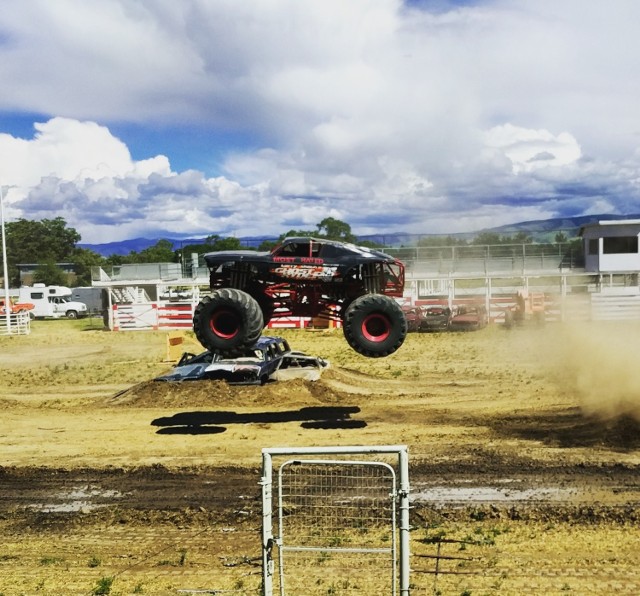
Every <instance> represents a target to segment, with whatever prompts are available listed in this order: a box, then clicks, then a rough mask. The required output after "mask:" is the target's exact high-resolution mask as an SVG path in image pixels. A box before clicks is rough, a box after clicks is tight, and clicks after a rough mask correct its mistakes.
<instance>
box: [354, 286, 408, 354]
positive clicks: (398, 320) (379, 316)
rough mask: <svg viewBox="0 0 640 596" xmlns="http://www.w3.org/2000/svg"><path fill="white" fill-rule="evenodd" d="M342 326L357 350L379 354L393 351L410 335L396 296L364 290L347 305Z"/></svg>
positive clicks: (362, 352)
mask: <svg viewBox="0 0 640 596" xmlns="http://www.w3.org/2000/svg"><path fill="white" fill-rule="evenodd" d="M342 330H343V332H344V336H345V338H346V340H347V342H348V343H349V345H350V346H351V347H352V348H353V349H354V350H355V351H356V352H359V353H360V354H362V355H363V356H368V357H370V358H380V357H381V356H388V355H389V354H393V352H395V351H396V350H397V349H398V348H399V347H400V346H401V345H402V343H403V342H404V340H405V337H406V336H407V321H406V319H405V317H404V313H403V312H402V309H401V308H400V306H399V305H398V303H397V302H396V301H395V300H393V298H390V297H389V296H383V295H381V294H365V295H364V296H360V297H359V298H356V299H355V300H354V301H353V302H352V303H351V304H350V305H349V306H348V307H347V309H346V311H345V313H344V317H343V325H342Z"/></svg>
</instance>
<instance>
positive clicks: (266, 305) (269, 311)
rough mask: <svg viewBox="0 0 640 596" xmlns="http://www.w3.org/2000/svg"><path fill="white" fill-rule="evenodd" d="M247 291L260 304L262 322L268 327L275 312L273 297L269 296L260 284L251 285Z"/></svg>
mask: <svg viewBox="0 0 640 596" xmlns="http://www.w3.org/2000/svg"><path fill="white" fill-rule="evenodd" d="M247 293H248V294H249V295H250V296H252V297H253V298H254V299H255V301H256V302H257V303H258V306H259V307H260V310H261V311H262V324H263V325H264V326H265V327H266V326H267V325H268V323H269V321H270V320H271V317H273V312H274V311H275V304H274V303H273V298H271V297H270V296H267V295H266V294H265V293H264V290H263V289H262V288H261V287H260V286H257V287H256V286H249V287H248V288H247Z"/></svg>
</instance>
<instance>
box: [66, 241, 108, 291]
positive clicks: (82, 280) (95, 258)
mask: <svg viewBox="0 0 640 596" xmlns="http://www.w3.org/2000/svg"><path fill="white" fill-rule="evenodd" d="M71 262H72V263H73V268H74V271H75V273H76V283H75V285H77V286H90V285H91V268H92V267H102V266H104V265H105V264H106V262H107V261H106V259H105V258H104V257H103V256H102V255H99V254H98V253H97V252H94V251H93V250H89V249H87V248H80V247H76V248H75V250H74V254H73V257H72V259H71Z"/></svg>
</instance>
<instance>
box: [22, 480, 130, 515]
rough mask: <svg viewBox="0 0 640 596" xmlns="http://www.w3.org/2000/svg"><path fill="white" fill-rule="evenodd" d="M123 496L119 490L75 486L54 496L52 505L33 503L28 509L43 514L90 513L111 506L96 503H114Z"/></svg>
mask: <svg viewBox="0 0 640 596" xmlns="http://www.w3.org/2000/svg"><path fill="white" fill-rule="evenodd" d="M123 496H124V495H123V493H121V492H119V491H117V490H104V489H101V488H98V487H96V486H90V485H89V486H75V487H72V488H70V489H69V490H68V491H63V492H59V493H55V494H53V495H52V496H51V501H52V502H50V503H32V504H31V505H29V506H28V508H29V509H35V510H36V511H40V512H42V513H79V512H89V511H94V510H96V509H99V508H101V507H107V506H108V505H109V504H110V503H109V502H106V503H105V502H96V501H104V500H106V501H112V500H114V499H119V498H121V497H123Z"/></svg>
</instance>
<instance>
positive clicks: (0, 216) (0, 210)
mask: <svg viewBox="0 0 640 596" xmlns="http://www.w3.org/2000/svg"><path fill="white" fill-rule="evenodd" d="M0 224H1V227H2V268H3V273H4V314H5V316H6V317H7V334H9V335H11V303H10V302H9V271H8V268H7V241H6V238H5V233H4V189H3V188H2V184H0Z"/></svg>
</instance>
